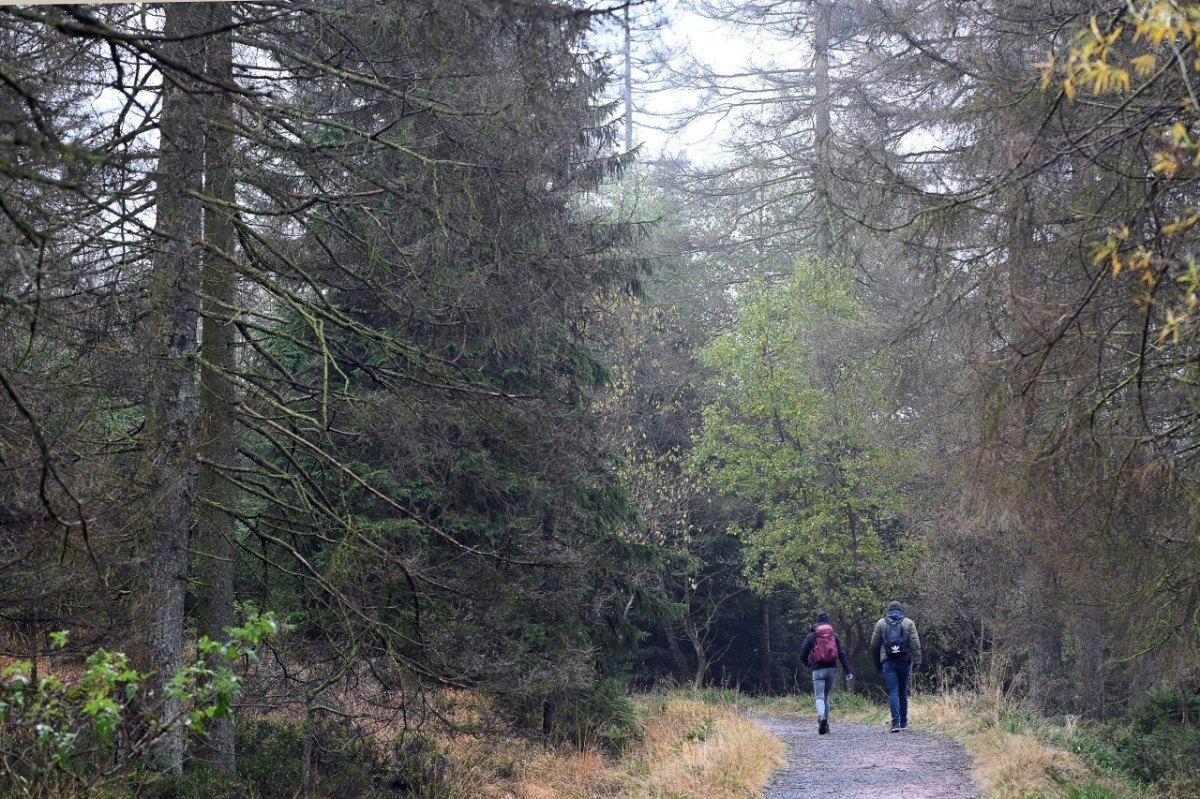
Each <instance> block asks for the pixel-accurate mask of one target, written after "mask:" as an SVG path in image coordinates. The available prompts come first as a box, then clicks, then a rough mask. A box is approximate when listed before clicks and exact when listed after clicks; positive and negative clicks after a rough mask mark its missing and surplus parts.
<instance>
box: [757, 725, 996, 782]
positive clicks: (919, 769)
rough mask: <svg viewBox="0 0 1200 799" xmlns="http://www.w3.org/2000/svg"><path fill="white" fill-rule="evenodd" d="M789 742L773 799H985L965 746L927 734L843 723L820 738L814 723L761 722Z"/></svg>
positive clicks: (832, 726)
mask: <svg viewBox="0 0 1200 799" xmlns="http://www.w3.org/2000/svg"><path fill="white" fill-rule="evenodd" d="M755 721H757V722H758V723H759V724H761V725H762V726H763V727H765V728H766V729H767V730H769V731H770V732H771V734H772V735H774V736H775V737H776V738H778V739H779V740H781V741H783V742H784V743H785V744H786V745H787V763H786V764H785V765H784V766H783V767H782V768H780V769H779V770H778V771H776V772H775V773H774V774H773V775H772V776H771V781H770V782H769V783H767V793H766V797H767V799H801V797H803V798H804V799H884V797H886V798H887V799H895V797H904V799H978V798H979V797H981V796H982V795H983V792H982V790H980V788H979V786H978V785H977V784H976V783H975V780H974V778H973V777H972V776H971V758H970V756H969V755H968V754H967V750H966V749H965V748H963V745H962V744H960V743H958V742H957V741H954V740H952V739H950V738H946V737H944V736H941V735H935V734H933V733H930V732H925V731H922V730H912V729H909V730H904V731H903V732H899V733H892V732H889V731H888V730H887V728H886V727H883V726H876V725H872V726H867V725H863V724H838V723H837V720H836V719H833V720H832V721H831V724H830V732H829V734H828V735H817V725H816V721H815V718H814V719H811V720H810V719H805V718H800V717H794V716H793V717H784V716H765V717H757V718H756V719H755Z"/></svg>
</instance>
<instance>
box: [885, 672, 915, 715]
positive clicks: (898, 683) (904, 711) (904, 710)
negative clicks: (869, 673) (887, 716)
mask: <svg viewBox="0 0 1200 799" xmlns="http://www.w3.org/2000/svg"><path fill="white" fill-rule="evenodd" d="M911 670H912V663H911V662H909V661H907V660H885V661H883V679H884V681H885V682H887V689H888V704H889V705H891V707H892V726H893V727H895V726H896V725H897V724H899V725H900V726H902V727H907V726H908V674H909V672H910V671H911Z"/></svg>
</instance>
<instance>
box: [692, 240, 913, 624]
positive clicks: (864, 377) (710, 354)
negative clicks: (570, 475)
mask: <svg viewBox="0 0 1200 799" xmlns="http://www.w3.org/2000/svg"><path fill="white" fill-rule="evenodd" d="M858 320H859V305H858V303H857V302H856V301H855V300H854V298H853V297H852V295H851V293H850V290H849V285H848V281H847V280H846V278H845V276H844V275H843V274H839V273H838V272H837V271H836V270H835V269H833V268H832V267H829V266H825V265H822V264H818V263H814V262H801V263H800V264H799V265H798V266H797V268H796V271H795V273H794V274H793V276H792V277H791V279H790V280H788V281H787V282H786V283H783V284H781V285H779V286H766V285H763V284H758V285H756V286H754V287H753V288H752V289H751V291H750V292H749V293H748V294H747V295H746V296H745V297H744V298H742V300H741V302H740V308H739V314H738V317H737V320H736V322H735V324H734V326H733V327H732V328H731V329H730V330H728V331H727V332H725V333H724V334H722V335H720V336H718V337H717V338H716V339H715V340H714V341H713V342H712V343H711V344H710V345H709V346H708V347H707V348H706V349H705V351H704V353H703V360H704V362H705V364H706V365H707V366H709V367H710V368H711V369H712V370H713V372H714V376H713V378H712V387H713V390H714V394H715V396H714V399H713V401H712V402H711V403H710V404H708V405H707V406H706V407H705V409H704V422H703V429H702V431H701V433H700V435H699V438H698V440H697V442H696V447H695V451H694V452H693V455H692V459H691V469H692V471H693V472H694V473H695V474H697V475H701V476H704V477H706V478H707V479H708V480H709V481H710V482H711V483H712V485H713V486H715V487H716V488H717V489H718V490H719V491H720V492H722V493H725V494H730V495H734V496H738V497H741V498H742V499H745V500H747V501H750V502H752V503H753V504H754V505H755V506H756V507H757V510H758V521H757V523H756V524H751V525H739V526H737V527H736V528H735V529H734V533H735V534H736V535H737V536H739V537H740V538H741V539H742V541H743V542H744V543H745V545H746V569H747V571H748V573H749V574H750V577H751V582H752V585H753V586H754V587H755V588H756V589H757V590H758V591H759V592H763V593H766V592H770V591H772V590H773V589H775V588H778V587H781V586H791V587H794V588H795V589H796V590H798V591H799V592H800V594H801V596H802V597H803V598H804V599H806V600H807V601H808V602H810V603H813V604H814V605H819V606H823V607H828V608H830V609H831V610H832V611H833V612H835V613H837V614H839V615H841V616H842V617H843V618H865V617H866V616H867V615H869V614H870V613H872V612H873V610H874V609H875V608H876V607H877V606H878V605H879V603H880V601H881V600H883V599H884V598H885V597H887V596H889V595H890V592H891V591H892V590H893V589H894V588H895V587H896V586H897V585H898V584H899V581H900V578H901V577H902V576H903V575H904V574H905V573H906V572H907V571H908V569H909V568H910V567H911V565H912V562H913V549H912V547H911V546H910V545H908V544H907V543H906V541H905V538H904V537H903V535H902V534H901V530H902V524H901V511H902V502H901V493H900V488H901V485H902V479H903V475H904V470H905V466H906V459H905V458H904V457H903V455H902V454H901V453H900V452H899V451H897V450H896V448H894V447H892V446H890V445H889V443H888V439H887V436H886V425H887V423H888V421H889V419H890V418H891V416H892V412H893V411H892V408H891V407H890V405H889V403H888V396H887V392H886V388H887V386H888V378H889V375H890V372H889V367H888V365H887V362H886V360H885V359H883V358H880V357H874V358H872V357H869V356H866V355H864V354H862V353H861V352H860V351H859V350H858V348H857V347H856V346H855V344H856V337H857V336H858V334H859V328H858ZM835 344H836V346H835Z"/></svg>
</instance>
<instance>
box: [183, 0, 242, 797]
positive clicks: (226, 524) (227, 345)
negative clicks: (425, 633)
mask: <svg viewBox="0 0 1200 799" xmlns="http://www.w3.org/2000/svg"><path fill="white" fill-rule="evenodd" d="M207 9H208V11H209V20H208V23H207V27H208V28H209V29H210V30H222V29H226V30H225V32H223V33H219V34H214V35H211V36H209V37H207V38H206V43H207V47H206V51H207V52H206V54H207V59H206V61H207V69H206V73H207V75H208V78H209V79H210V80H211V81H213V83H215V84H223V85H232V84H233V43H232V39H231V38H230V35H229V33H228V30H227V29H228V27H229V25H230V24H231V23H232V21H233V13H232V5H231V4H229V3H209V4H207ZM205 105H206V107H205V122H204V130H205V142H204V195H205V207H204V241H205V244H206V249H205V252H204V260H203V262H202V292H203V296H202V300H201V315H202V317H203V321H202V323H201V324H202V328H201V341H200V361H201V368H200V420H199V424H200V436H199V442H198V450H199V461H200V473H199V481H198V487H197V490H198V494H199V496H198V503H197V505H198V507H197V515H196V535H195V538H196V544H195V546H194V547H193V551H194V552H195V555H194V558H195V560H194V564H193V569H194V571H195V573H196V576H197V580H196V588H195V591H196V605H195V613H196V622H197V625H196V627H197V630H198V631H199V632H200V633H201V634H203V635H207V636H208V637H209V638H212V639H214V640H220V639H224V638H225V637H226V633H225V630H226V628H228V627H232V626H233V625H234V623H235V619H234V612H233V535H234V516H233V514H232V513H231V511H232V510H233V509H234V506H235V504H236V502H237V492H236V490H235V488H234V486H233V484H232V483H231V482H230V481H229V479H228V477H227V473H226V472H227V470H228V469H229V468H231V467H232V466H233V463H234V460H235V458H236V454H237V442H236V437H235V430H234V425H235V412H236V405H237V394H236V391H235V388H234V385H233V383H232V381H231V380H230V378H229V375H230V374H231V373H232V371H233V368H234V366H235V364H234V352H235V350H234V347H235V344H236V341H235V336H234V327H233V322H232V315H233V312H234V311H233V309H234V307H235V305H236V300H237V274H236V273H235V271H234V270H233V268H232V265H231V262H230V259H231V257H232V253H233V247H234V235H233V225H232V222H231V219H230V213H231V211H230V208H231V206H232V204H233V202H234V200H235V188H236V173H235V170H234V167H233V157H234V151H233V144H234V142H233V129H232V122H233V120H232V100H231V98H230V96H229V94H228V93H226V92H222V91H219V90H214V91H213V92H212V93H211V94H210V95H209V96H208V100H207V102H206V104H205ZM208 733H209V734H208V738H207V740H205V742H204V743H203V744H202V745H201V746H200V747H199V749H198V752H197V757H198V759H200V760H202V761H204V762H205V763H207V764H209V765H210V766H212V767H213V768H215V769H217V770H218V771H221V772H224V773H227V774H228V773H233V771H234V770H235V769H236V766H237V760H236V757H237V754H236V749H235V743H234V728H233V718H232V716H231V717H227V718H219V719H214V720H213V721H212V723H211V724H210V726H209V729H208Z"/></svg>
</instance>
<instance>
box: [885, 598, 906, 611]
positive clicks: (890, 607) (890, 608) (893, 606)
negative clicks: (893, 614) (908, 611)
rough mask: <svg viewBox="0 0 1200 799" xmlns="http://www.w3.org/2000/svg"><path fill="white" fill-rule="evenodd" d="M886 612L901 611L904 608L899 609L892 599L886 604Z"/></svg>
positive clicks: (898, 605) (898, 604) (897, 603)
mask: <svg viewBox="0 0 1200 799" xmlns="http://www.w3.org/2000/svg"><path fill="white" fill-rule="evenodd" d="M888 610H899V611H903V610H904V608H902V607H900V603H899V602H897V601H896V600H894V599H893V600H892V601H891V602H889V603H888Z"/></svg>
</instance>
